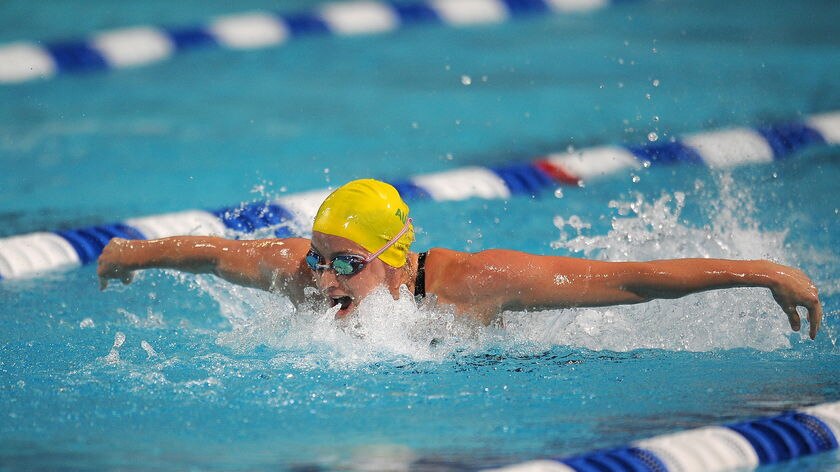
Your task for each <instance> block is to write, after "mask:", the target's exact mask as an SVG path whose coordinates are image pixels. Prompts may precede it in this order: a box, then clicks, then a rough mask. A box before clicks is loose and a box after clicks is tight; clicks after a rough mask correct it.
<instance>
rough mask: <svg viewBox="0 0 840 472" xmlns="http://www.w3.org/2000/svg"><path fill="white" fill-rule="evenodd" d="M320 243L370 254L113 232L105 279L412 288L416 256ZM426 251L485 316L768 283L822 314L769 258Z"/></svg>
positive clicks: (435, 271)
mask: <svg viewBox="0 0 840 472" xmlns="http://www.w3.org/2000/svg"><path fill="white" fill-rule="evenodd" d="M310 248H314V249H315V250H316V251H317V252H318V253H319V254H321V256H323V257H324V258H325V259H326V260H331V259H332V258H333V257H335V256H336V255H339V254H357V255H360V256H368V255H370V252H369V251H367V250H365V249H364V248H363V247H361V246H359V245H358V244H356V243H354V242H352V241H350V240H348V239H346V238H342V237H338V236H331V235H327V234H322V233H319V232H314V233H313V236H312V240H309V239H305V238H288V239H265V240H229V239H224V238H217V237H210V236H176V237H171V238H163V239H157V240H151V241H141V240H124V239H119V238H115V239H113V240H111V242H110V243H109V244H108V245H107V246H106V247H105V249H104V250H103V252H102V255H101V256H100V258H99V267H98V274H99V277H100V281H101V282H100V284H101V287H102V288H103V289H104V288H105V287H106V286H107V283H108V280H109V279H118V280H122V281H123V283H129V282H131V277H132V273H133V271H135V270H140V269H149V268H168V269H176V270H180V271H185V272H193V273H209V274H214V275H217V276H219V277H221V278H224V279H225V280H227V281H230V282H232V283H235V284H238V285H243V286H248V287H255V288H260V289H263V290H270V291H274V292H280V293H283V294H285V295H288V296H289V298H290V299H291V300H292V302H294V303H295V304H299V303H302V302H304V301H305V300H306V299H307V296H306V294H307V292H308V291H310V290H311V289H312V288H316V289H317V290H318V292H319V293H320V294H321V295H322V296H323V298H324V299H326V302H327V304H328V305H330V306H335V305H336V304H338V303H341V304H342V307H341V308H340V309H339V312H338V316H340V317H343V316H347V315H348V314H350V313H352V312H353V311H355V310H356V309H357V307H358V304H359V303H360V302H361V300H363V299H364V297H366V296H367V295H368V294H369V293H370V292H371V290H373V289H374V288H375V287H377V286H380V285H384V286H385V287H386V288H387V289H388V291H389V292H390V293H391V295H392V296H393V297H394V298H395V299H396V298H398V297H399V287H400V286H401V285H405V286H406V287H407V288H408V290H409V291H410V292H413V291H414V278H415V275H416V270H417V254H415V253H409V255H408V261H407V263H406V265H405V266H403V267H400V268H394V267H391V266H388V265H387V264H385V263H384V262H382V261H381V260H379V259H375V260H373V261H371V262H370V263H369V264H368V266H366V267H365V269H364V270H362V271H361V272H359V273H358V274H356V275H353V276H352V277H351V276H338V275H336V274H335V273H334V272H333V271H332V270H325V271H320V272H317V273H316V272H313V271H312V270H311V269H310V268H309V266H308V265H307V264H306V262H305V258H306V254H307V252H309V250H310ZM428 254H429V255H428V257H427V259H426V277H425V282H426V293H427V294H432V295H434V297H435V299H436V300H437V303H438V304H439V305H444V306H450V307H452V308H454V311H455V313H456V314H459V315H464V316H470V317H473V318H476V319H478V320H480V321H482V322H484V323H490V322H493V321H494V320H498V319H499V317H500V315H501V314H502V312H504V311H506V310H513V311H523V310H528V311H536V310H544V309H558V308H568V307H584V306H608V305H622V304H634V303H642V302H646V301H649V300H653V299H657V298H678V297H682V296H686V295H689V294H692V293H697V292H702V291H706V290H716V289H725V288H733V287H762V288H767V289H770V291H771V293H772V295H773V298H774V299H775V300H776V302H777V303H778V304H779V306H780V307H781V308H782V311H784V312H785V313H786V314H787V315H788V321H789V322H790V326H791V328H792V329H793V330H794V331H799V329H800V326H801V320H800V315H799V314H798V313H797V311H796V307H797V306H802V307H805V308H806V309H807V310H808V321H809V322H810V330H809V335H810V337H811V338H812V339H813V338H814V337H815V336H816V335H817V331H818V329H819V326H820V321H821V320H822V305H821V304H820V301H819V296H818V292H817V288H816V287H815V286H814V284H813V283H812V282H811V279H809V278H808V276H807V275H805V274H804V273H803V272H802V271H800V270H799V269H796V268H793V267H787V266H784V265H781V264H776V263H773V262H771V261H766V260H750V261H743V260H726V259H670V260H657V261H646V262H605V261H594V260H587V259H578V258H570V257H558V256H542V255H536V254H529V253H524V252H519V251H512V250H507V249H490V250H486V251H481V252H478V253H467V252H462V251H453V250H449V249H443V248H435V249H432V250H430V251H429V253H428Z"/></svg>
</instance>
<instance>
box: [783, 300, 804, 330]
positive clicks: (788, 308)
mask: <svg viewBox="0 0 840 472" xmlns="http://www.w3.org/2000/svg"><path fill="white" fill-rule="evenodd" d="M782 310H784V312H785V313H786V314H787V316H788V321H789V322H790V329H792V330H794V331H799V329H800V328H801V327H802V320H801V319H800V318H799V313H798V312H797V311H796V305H788V304H784V305H782ZM808 313H810V311H809V312H808Z"/></svg>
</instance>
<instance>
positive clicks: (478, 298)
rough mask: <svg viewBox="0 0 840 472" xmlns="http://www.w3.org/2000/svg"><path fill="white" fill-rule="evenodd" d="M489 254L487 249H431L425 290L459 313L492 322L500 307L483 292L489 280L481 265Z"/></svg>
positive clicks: (427, 261) (427, 257) (427, 263)
mask: <svg viewBox="0 0 840 472" xmlns="http://www.w3.org/2000/svg"><path fill="white" fill-rule="evenodd" d="M488 256H492V255H491V254H488V253H487V252H486V251H482V252H479V253H471V252H464V251H455V250H452V249H443V248H433V249H430V250H429V251H428V255H427V256H426V268H425V270H426V293H427V294H433V295H434V296H435V297H436V299H437V303H439V304H442V305H451V306H454V307H455V310H456V313H458V314H461V315H467V316H470V317H472V318H475V319H477V320H479V321H481V322H483V323H485V324H487V323H489V322H490V321H492V319H493V318H494V317H495V316H496V315H497V314H498V313H499V310H498V309H497V307H496V306H495V305H496V303H495V302H494V301H493V300H491V299H490V298H488V297H486V296H484V295H481V292H484V291H485V290H484V288H485V286H486V283H487V280H486V279H484V276H485V275H486V274H485V273H484V271H483V270H482V268H484V267H485V265H486V264H487V262H488ZM491 258H492V257H491Z"/></svg>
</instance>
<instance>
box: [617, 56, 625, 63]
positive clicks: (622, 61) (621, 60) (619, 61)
mask: <svg viewBox="0 0 840 472" xmlns="http://www.w3.org/2000/svg"><path fill="white" fill-rule="evenodd" d="M618 63H619V64H621V65H624V58H623V57H619V58H618Z"/></svg>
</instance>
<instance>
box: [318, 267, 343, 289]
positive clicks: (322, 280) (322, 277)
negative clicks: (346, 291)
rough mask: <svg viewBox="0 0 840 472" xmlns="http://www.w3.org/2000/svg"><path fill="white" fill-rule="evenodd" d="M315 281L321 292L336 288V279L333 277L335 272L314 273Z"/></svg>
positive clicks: (322, 271) (321, 271)
mask: <svg viewBox="0 0 840 472" xmlns="http://www.w3.org/2000/svg"><path fill="white" fill-rule="evenodd" d="M315 280H316V281H317V282H318V285H319V286H320V287H321V289H323V290H326V289H328V288H330V287H337V286H338V277H336V276H335V271H333V270H320V271H318V272H316V273H315Z"/></svg>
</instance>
